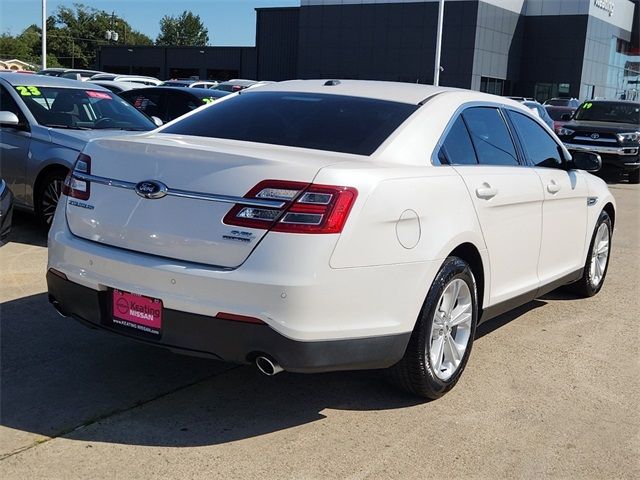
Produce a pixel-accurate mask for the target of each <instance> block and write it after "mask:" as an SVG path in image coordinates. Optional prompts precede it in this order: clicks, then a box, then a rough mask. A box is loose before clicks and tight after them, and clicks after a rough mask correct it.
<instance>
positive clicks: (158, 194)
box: [135, 180, 167, 199]
mask: <svg viewBox="0 0 640 480" xmlns="http://www.w3.org/2000/svg"><path fill="white" fill-rule="evenodd" d="M135 191H136V193H137V194H138V195H140V196H141V197H142V198H151V199H155V198H162V197H164V196H165V195H166V194H167V186H166V185H165V184H164V183H162V182H157V181H155V180H145V181H144V182H140V183H138V184H137V185H136V186H135Z"/></svg>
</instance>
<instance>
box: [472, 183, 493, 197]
mask: <svg viewBox="0 0 640 480" xmlns="http://www.w3.org/2000/svg"><path fill="white" fill-rule="evenodd" d="M497 194H498V189H497V188H493V187H492V186H491V185H489V184H488V183H483V184H482V186H481V187H478V188H476V197H478V198H482V199H484V200H489V199H491V198H493V197H495V196H496V195H497Z"/></svg>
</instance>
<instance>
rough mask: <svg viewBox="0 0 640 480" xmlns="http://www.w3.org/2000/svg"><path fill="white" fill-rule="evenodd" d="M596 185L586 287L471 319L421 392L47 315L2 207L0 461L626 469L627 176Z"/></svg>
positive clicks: (634, 353)
mask: <svg viewBox="0 0 640 480" xmlns="http://www.w3.org/2000/svg"><path fill="white" fill-rule="evenodd" d="M610 188H611V191H612V192H613V194H614V196H615V197H616V199H617V202H618V214H617V224H616V232H615V235H614V242H613V244H614V247H613V252H612V259H611V265H610V269H609V273H608V278H607V282H606V283H605V286H604V288H603V290H602V292H601V293H600V294H599V295H597V296H595V297H593V298H590V299H585V300H583V299H581V300H575V299H573V298H572V297H571V295H569V294H566V293H563V292H552V293H551V294H549V295H547V296H545V297H543V298H541V299H538V300H536V301H534V302H532V303H529V304H527V305H525V306H524V307H521V308H519V309H517V310H515V311H514V312H511V313H508V314H506V315H503V316H501V317H498V318H496V319H494V320H492V321H490V322H489V323H488V324H485V325H483V326H482V327H481V328H480V329H479V330H480V331H479V333H478V336H477V337H478V338H477V342H476V343H475V346H474V349H473V353H472V355H471V360H470V362H469V365H468V367H467V370H466V372H465V375H464V376H463V377H462V379H461V381H460V383H459V384H458V386H457V387H456V388H455V389H454V390H453V391H452V392H451V393H450V394H448V395H446V396H445V397H444V398H442V399H440V400H438V401H435V402H429V403H425V402H423V401H422V400H420V399H416V398H413V397H411V396H408V395H406V394H403V393H399V392H398V391H397V390H395V389H394V388H392V387H389V386H387V385H386V384H385V383H384V381H382V380H381V376H380V375H379V374H378V373H377V372H347V373H332V374H318V375H301V374H290V373H283V374H280V375H277V376H275V377H273V378H270V377H265V376H262V375H260V374H259V373H258V372H257V370H256V369H255V368H254V367H249V366H242V367H238V366H234V365H228V364H221V363H217V362H213V361H209V360H204V359H198V358H190V357H183V356H179V355H175V354H173V353H170V352H168V351H164V350H161V349H156V348H152V347H149V346H146V345H142V344H139V343H135V342H133V341H130V340H128V339H124V338H119V337H115V336H111V335H109V334H107V333H103V332H98V331H92V330H89V329H86V328H84V327H82V326H80V325H79V324H77V323H75V322H74V321H72V320H69V319H64V318H61V317H59V316H58V315H57V314H56V312H55V311H54V310H53V308H52V307H51V306H50V305H49V304H48V302H47V295H46V293H45V292H46V284H45V280H44V274H45V268H46V256H47V251H46V240H45V238H44V236H43V234H42V233H41V232H39V231H38V230H37V229H36V227H35V226H34V225H35V224H34V222H33V221H32V219H31V218H30V217H29V216H27V215H24V214H18V215H17V216H16V218H15V222H14V232H13V236H12V239H11V242H10V243H9V244H7V245H5V246H4V247H2V248H1V249H0V266H1V267H0V285H1V288H0V302H1V305H0V308H1V310H0V315H1V332H0V333H1V336H0V340H1V361H2V365H1V366H2V378H1V381H2V384H1V397H0V400H1V404H0V407H1V410H0V424H1V426H0V458H1V459H2V460H1V461H0V476H2V478H6V479H9V478H25V479H26V478H49V479H51V478H64V479H71V478H126V479H135V478H152V477H155V478H244V479H251V478H280V479H283V478H292V479H307V478H353V479H360V478H362V479H365V478H375V479H379V478H497V477H502V478H504V477H514V476H517V477H524V478H540V477H550V476H553V477H556V478H600V479H601V478H638V477H640V460H639V459H640V456H639V455H638V453H639V452H640V417H639V416H638V398H640V355H639V353H640V352H639V344H640V326H639V324H638V320H639V318H640V311H639V302H638V298H639V295H640V283H639V282H638V280H639V276H638V271H640V255H639V253H640V251H639V246H638V245H639V240H640V238H639V237H640V234H639V232H640V215H639V214H638V212H639V211H640V188H638V186H636V185H627V184H617V185H611V186H610ZM561 241H562V238H558V242H561Z"/></svg>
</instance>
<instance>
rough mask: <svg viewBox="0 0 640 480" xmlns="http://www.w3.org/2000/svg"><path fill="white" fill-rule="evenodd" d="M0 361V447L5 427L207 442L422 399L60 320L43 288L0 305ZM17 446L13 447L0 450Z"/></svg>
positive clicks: (127, 439) (127, 440)
mask: <svg viewBox="0 0 640 480" xmlns="http://www.w3.org/2000/svg"><path fill="white" fill-rule="evenodd" d="M0 364H1V369H2V370H1V374H0V392H1V395H0V425H2V426H4V427H9V428H11V429H15V430H17V431H18V432H17V433H16V432H12V431H10V430H9V431H8V432H9V433H8V434H7V435H5V434H4V433H3V436H5V438H4V439H3V442H2V443H3V445H7V444H11V438H12V437H11V435H12V434H19V436H20V435H21V438H22V440H21V441H22V442H24V437H25V434H24V432H29V433H32V434H35V435H34V437H35V438H38V439H41V438H42V436H48V437H54V436H60V435H69V436H71V437H72V438H76V439H82V440H86V441H90V442H91V441H94V442H114V443H121V444H135V445H172V446H196V445H211V444H218V443H225V442H230V441H234V440H239V439H242V438H248V437H254V436H259V435H264V434H266V433H269V432H274V431H278V430H282V429H288V428H291V427H295V426H299V425H303V424H306V423H309V422H314V421H316V420H320V419H322V418H324V415H323V414H322V411H323V410H324V409H342V410H356V411H358V410H384V409H395V408H402V407H407V406H412V405H417V404H421V403H424V401H423V400H422V399H420V398H416V397H412V396H409V395H407V394H404V393H402V392H399V391H397V390H395V389H394V388H393V387H391V386H389V385H388V384H387V383H386V382H385V381H384V380H383V379H382V378H381V377H382V376H381V375H380V373H379V372H375V371H368V372H364V371H363V372H340V373H327V374H317V375H302V374H291V373H282V374H279V375H277V376H275V377H266V376H264V375H262V374H259V373H258V372H257V370H256V369H255V368H254V367H252V366H243V367H238V366H235V365H231V364H226V363H223V362H217V361H214V360H208V359H202V358H195V357H188V356H182V355H178V354H174V353H171V352H169V351H168V350H165V349H162V348H156V347H153V346H148V345H144V344H141V343H138V342H135V341H133V340H130V339H126V338H123V337H119V336H116V335H113V334H109V333H106V332H102V331H97V330H90V329H88V328H86V327H84V326H82V325H80V324H78V323H76V322H75V321H74V320H71V319H68V318H62V317H60V316H59V315H58V314H57V313H56V312H55V311H54V309H53V308H52V307H51V306H50V305H49V304H48V301H47V295H46V293H42V294H38V295H32V296H29V297H24V298H20V299H17V300H13V301H8V302H5V303H3V304H0ZM135 407H137V408H135ZM5 432H7V431H5ZM32 441H34V440H32ZM18 443H19V442H18ZM22 447H24V445H23V444H15V445H14V444H11V445H10V446H9V451H4V452H2V451H0V456H2V454H7V453H10V452H11V451H15V450H18V449H19V448H22ZM4 448H5V450H6V447H4Z"/></svg>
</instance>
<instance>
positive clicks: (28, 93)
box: [16, 86, 42, 97]
mask: <svg viewBox="0 0 640 480" xmlns="http://www.w3.org/2000/svg"><path fill="white" fill-rule="evenodd" d="M16 90H17V91H18V93H19V94H20V95H22V96H23V97H32V96H33V97H39V96H41V95H42V93H40V90H38V87H23V86H20V87H16Z"/></svg>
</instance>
